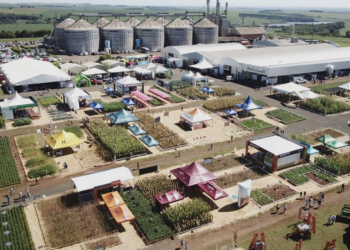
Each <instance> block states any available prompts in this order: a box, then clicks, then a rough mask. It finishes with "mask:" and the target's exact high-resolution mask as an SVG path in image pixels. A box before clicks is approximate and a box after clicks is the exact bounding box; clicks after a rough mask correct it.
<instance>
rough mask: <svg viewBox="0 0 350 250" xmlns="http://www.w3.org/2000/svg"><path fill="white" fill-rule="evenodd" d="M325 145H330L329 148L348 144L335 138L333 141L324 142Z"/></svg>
mask: <svg viewBox="0 0 350 250" xmlns="http://www.w3.org/2000/svg"><path fill="white" fill-rule="evenodd" d="M326 145H327V146H328V147H331V148H334V149H337V148H343V147H346V146H348V144H346V143H345V142H342V141H338V140H335V141H332V142H329V143H326Z"/></svg>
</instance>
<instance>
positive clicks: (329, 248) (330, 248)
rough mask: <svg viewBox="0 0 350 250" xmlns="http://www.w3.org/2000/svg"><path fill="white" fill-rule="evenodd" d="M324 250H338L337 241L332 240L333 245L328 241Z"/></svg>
mask: <svg viewBox="0 0 350 250" xmlns="http://www.w3.org/2000/svg"><path fill="white" fill-rule="evenodd" d="M323 250H337V249H336V248H335V239H333V240H332V243H331V242H330V241H329V240H328V241H327V242H326V245H325V247H324V249H323Z"/></svg>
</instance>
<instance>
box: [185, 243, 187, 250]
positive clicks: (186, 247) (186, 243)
mask: <svg viewBox="0 0 350 250" xmlns="http://www.w3.org/2000/svg"><path fill="white" fill-rule="evenodd" d="M185 250H188V242H186V244H185Z"/></svg>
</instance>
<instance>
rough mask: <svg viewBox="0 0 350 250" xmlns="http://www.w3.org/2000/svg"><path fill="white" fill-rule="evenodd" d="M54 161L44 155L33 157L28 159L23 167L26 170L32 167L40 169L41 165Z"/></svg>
mask: <svg viewBox="0 0 350 250" xmlns="http://www.w3.org/2000/svg"><path fill="white" fill-rule="evenodd" d="M53 162H54V160H53V159H52V158H50V157H48V156H46V155H43V156H40V157H35V158H31V159H29V160H28V161H27V162H26V164H25V166H26V167H27V168H33V167H40V166H43V165H48V164H49V163H53Z"/></svg>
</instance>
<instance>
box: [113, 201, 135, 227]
mask: <svg viewBox="0 0 350 250" xmlns="http://www.w3.org/2000/svg"><path fill="white" fill-rule="evenodd" d="M108 210H109V212H110V213H111V215H112V216H113V218H114V220H115V221H116V222H117V223H118V224H121V223H123V222H127V221H132V220H135V216H134V215H133V214H132V213H131V211H130V210H129V208H128V207H127V205H125V204H122V205H119V206H115V207H109V208H108Z"/></svg>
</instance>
